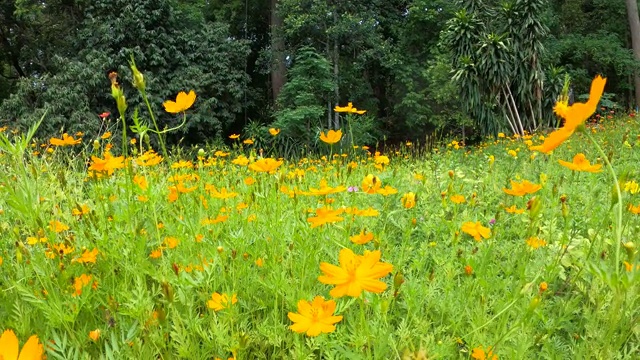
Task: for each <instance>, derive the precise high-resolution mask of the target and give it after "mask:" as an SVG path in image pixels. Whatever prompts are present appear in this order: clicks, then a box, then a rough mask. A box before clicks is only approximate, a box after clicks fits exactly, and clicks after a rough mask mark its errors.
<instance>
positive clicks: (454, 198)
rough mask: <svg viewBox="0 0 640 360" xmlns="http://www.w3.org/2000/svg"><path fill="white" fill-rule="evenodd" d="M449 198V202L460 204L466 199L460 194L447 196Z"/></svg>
mask: <svg viewBox="0 0 640 360" xmlns="http://www.w3.org/2000/svg"><path fill="white" fill-rule="evenodd" d="M449 200H451V202H452V203H454V204H462V203H464V202H466V201H467V200H465V198H464V196H462V195H451V196H450V197H449Z"/></svg>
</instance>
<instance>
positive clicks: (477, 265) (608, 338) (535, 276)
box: [0, 79, 640, 359]
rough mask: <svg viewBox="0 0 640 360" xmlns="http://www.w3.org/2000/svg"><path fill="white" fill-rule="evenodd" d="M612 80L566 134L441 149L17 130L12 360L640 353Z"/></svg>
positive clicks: (10, 207) (10, 287) (628, 189)
mask: <svg viewBox="0 0 640 360" xmlns="http://www.w3.org/2000/svg"><path fill="white" fill-rule="evenodd" d="M597 81H598V80H597V79H596V80H595V81H594V87H595V88H597V86H598V84H597ZM602 85H603V86H604V83H602ZM593 91H594V90H593V88H592V97H591V99H590V100H589V101H590V102H587V103H585V104H575V105H573V106H567V105H564V106H560V107H558V109H557V112H558V114H559V115H561V116H562V117H564V118H565V119H567V123H566V124H565V126H564V127H562V128H560V130H556V131H555V132H553V133H551V134H543V133H540V134H534V135H527V136H525V137H522V138H510V137H506V136H502V134H500V136H499V137H497V138H489V139H486V141H485V142H484V143H482V144H479V145H477V146H474V147H465V146H463V145H462V144H459V143H458V142H456V141H453V142H451V143H449V144H442V146H440V148H439V149H436V150H435V151H434V152H433V153H431V154H429V155H425V156H414V155H415V153H414V152H415V149H414V146H415V145H413V144H410V143H407V144H405V145H403V146H402V147H401V148H400V149H398V150H397V151H393V152H389V153H385V154H380V153H376V152H375V151H374V149H368V148H367V147H365V146H358V144H353V145H352V144H345V143H344V141H342V143H341V136H342V132H341V131H332V132H331V133H326V134H325V133H323V134H321V138H323V139H322V141H324V142H326V143H327V145H326V147H324V148H323V151H324V152H323V153H321V154H318V155H317V156H309V157H306V158H302V159H300V160H286V159H280V158H279V155H278V154H277V153H273V154H270V155H269V156H266V155H265V156H260V155H259V154H260V153H261V152H260V150H259V149H257V148H255V147H254V144H252V141H250V140H251V139H248V138H244V137H243V136H242V134H237V135H236V134H234V135H231V139H230V141H232V142H233V145H232V146H231V147H230V148H217V149H206V150H204V149H203V150H202V151H199V152H198V153H197V155H196V154H194V156H193V157H190V156H179V155H178V154H175V155H173V156H169V157H165V156H162V155H160V154H162V153H156V152H153V151H151V150H148V149H147V148H145V147H144V146H143V147H141V146H140V144H133V145H131V144H129V145H130V146H129V148H128V151H125V153H128V155H127V156H126V157H125V156H124V155H116V151H115V150H116V149H115V148H113V149H112V148H111V142H112V141H115V140H114V139H113V138H112V137H111V136H110V133H107V132H105V133H104V134H103V136H102V137H101V138H100V139H96V140H95V141H93V140H87V139H84V138H82V134H65V135H61V136H54V137H52V138H50V139H43V140H42V141H40V142H36V141H35V140H32V139H31V138H30V136H29V134H12V133H11V132H10V131H9V130H5V132H4V133H3V134H2V135H0V149H1V150H2V156H1V157H0V164H1V166H2V171H1V172H0V182H1V183H2V187H1V189H0V190H1V193H2V196H1V197H0V209H1V210H0V213H1V215H0V226H1V227H2V234H3V241H2V242H1V243H0V271H1V272H0V274H1V275H0V330H2V331H4V330H7V331H5V332H4V333H3V335H2V337H1V338H0V358H1V357H2V356H4V359H14V358H17V356H18V346H20V348H21V350H22V352H23V355H24V356H25V357H28V356H32V357H33V358H40V357H39V356H41V355H42V354H43V353H44V354H46V356H47V358H48V359H100V358H105V359H159V358H162V359H217V358H220V359H432V358H446V359H452V358H453V359H455V358H459V359H469V358H473V359H497V358H503V359H528V358H565V359H566V358H598V359H613V358H634V357H637V356H639V354H640V352H639V351H640V350H639V349H640V348H639V347H640V342H639V337H640V324H639V317H640V311H639V310H638V309H639V308H640V301H639V299H640V295H639V292H638V282H639V280H640V262H639V260H638V250H637V245H636V244H637V243H638V240H637V238H638V234H639V230H640V222H639V219H640V218H639V215H640V185H639V183H640V170H638V164H639V161H640V151H638V149H639V148H640V124H639V123H638V121H637V118H636V117H635V116H627V115H624V116H615V117H614V118H613V119H611V120H606V121H604V122H599V123H592V124H589V125H587V126H586V127H585V126H584V125H583V123H584V122H585V120H586V119H587V118H588V117H589V116H590V115H591V114H592V113H593V110H590V108H591V107H593V108H595V106H597V99H595V98H596V97H598V98H599V95H598V94H595V95H594V93H593ZM595 91H596V93H597V89H596V90H595ZM600 92H601V91H600ZM116 95H118V94H115V95H114V97H116ZM191 98H192V99H191ZM123 101H124V100H123ZM181 101H187V102H189V101H191V103H193V101H195V94H193V95H192V94H191V93H190V94H189V95H187V94H184V96H182V97H181V96H178V98H177V99H176V102H172V104H168V109H167V111H169V110H175V112H176V113H179V112H183V113H184V111H185V110H186V109H188V107H189V106H184V104H181ZM583 107H587V109H584V108H583ZM348 108H350V109H352V110H353V111H354V112H355V111H358V110H357V109H355V108H352V106H351V104H350V105H349V107H348ZM360 111H361V110H360ZM355 114H357V113H355ZM105 116H108V115H105ZM576 119H577V120H576ZM45 121H46V120H45ZM355 121H357V120H355ZM572 121H573V122H572ZM569 127H571V128H569ZM271 130H272V131H270V134H269V136H278V130H277V129H271ZM118 140H120V139H118ZM126 140H127V142H126V143H130V141H129V139H126ZM247 140H249V141H247ZM609 162H610V163H611V167H609ZM612 170H613V171H612ZM613 174H615V179H616V180H613V179H614V177H613ZM616 184H618V185H619V186H618V188H619V189H617V187H616V186H615V185H616ZM9 329H10V330H9ZM31 336H36V337H34V338H32V339H31V340H29V341H28V342H27V339H29V338H30V337H31ZM36 340H37V341H36ZM18 343H19V345H18ZM25 343H26V344H25ZM14 348H15V351H14V352H11V351H13V349H14ZM14 355H15V356H14ZM32 357H28V358H32ZM21 359H22V358H21Z"/></svg>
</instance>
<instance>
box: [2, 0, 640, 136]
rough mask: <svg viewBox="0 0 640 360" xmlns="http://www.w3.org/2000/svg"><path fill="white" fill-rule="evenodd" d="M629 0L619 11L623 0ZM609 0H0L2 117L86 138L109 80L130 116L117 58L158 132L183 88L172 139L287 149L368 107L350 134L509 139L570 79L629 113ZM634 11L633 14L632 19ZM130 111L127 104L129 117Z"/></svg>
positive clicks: (623, 47) (629, 87)
mask: <svg viewBox="0 0 640 360" xmlns="http://www.w3.org/2000/svg"><path fill="white" fill-rule="evenodd" d="M627 7H628V6H627ZM627 7H625V4H624V3H622V2H620V1H612V0H509V1H493V0H483V1H480V0H460V1H453V2H452V1H446V0H373V1H372V0H369V1H361V0H356V1H348V2H344V1H343V2H339V1H328V0H271V1H268V2H265V1H257V0H246V1H236V0H234V1H219V0H211V1H202V0H154V1H151V0H140V1H137V2H135V3H132V2H129V1H124V0H93V1H87V0H51V1H50V0H47V1H32V0H15V1H6V0H3V1H0V122H2V123H3V124H8V125H13V126H18V127H27V126H29V125H30V124H32V123H33V122H34V121H36V119H39V118H40V116H42V114H43V113H44V111H47V114H48V116H47V119H46V121H45V123H44V124H43V126H41V131H43V132H46V133H58V132H61V131H69V132H72V131H84V132H87V133H96V132H97V131H98V130H99V129H100V128H101V126H103V124H102V120H101V119H100V118H99V117H98V114H101V113H103V112H105V111H109V112H112V113H116V105H115V103H114V101H113V99H112V98H111V96H110V92H109V79H108V76H107V75H108V73H109V72H113V71H116V72H118V73H119V74H120V79H122V80H121V83H122V84H123V86H124V91H125V93H126V94H127V101H128V102H129V104H130V109H134V108H136V107H138V108H139V109H140V115H141V116H143V117H144V116H146V114H145V111H146V107H145V106H142V105H144V104H142V103H141V102H142V99H141V98H140V96H139V95H138V94H137V92H136V91H135V89H133V86H132V85H131V83H130V79H131V72H130V70H129V68H128V63H129V59H130V58H131V56H133V57H134V58H135V61H136V63H137V66H138V68H139V69H140V70H141V71H142V73H143V74H144V76H145V79H146V80H147V84H148V94H149V98H150V103H151V106H152V108H153V109H154V112H156V113H157V114H160V116H159V117H158V121H159V125H160V127H165V126H166V127H171V126H173V125H175V124H177V123H179V121H180V119H179V118H177V117H176V116H173V115H171V114H167V113H165V112H163V111H162V107H161V104H162V102H163V101H164V100H166V99H169V98H172V97H175V94H176V93H177V92H178V91H183V90H185V91H188V90H191V89H193V90H194V91H195V92H196V93H197V94H198V100H197V102H196V104H195V106H194V107H193V109H192V110H190V113H189V121H188V122H187V125H186V126H185V127H183V128H182V129H181V133H179V134H177V135H174V138H171V139H168V140H169V141H170V142H176V141H179V140H180V139H182V140H183V141H184V142H186V143H202V142H205V141H208V140H212V139H215V138H221V139H224V138H226V136H227V135H228V134H230V133H232V132H242V131H244V130H245V129H248V127H255V126H264V127H269V126H276V127H278V128H282V129H283V133H282V135H283V136H285V137H289V138H290V139H292V140H294V142H295V143H297V144H301V145H303V144H306V145H311V144H312V142H313V136H312V135H313V134H316V133H317V132H318V131H320V130H324V129H337V128H340V127H342V126H343V125H344V124H343V123H342V122H343V119H342V118H341V117H340V116H338V115H337V114H336V113H335V112H334V111H333V108H334V107H335V106H336V105H345V104H346V103H347V102H353V103H354V104H356V105H357V107H358V108H363V109H367V110H368V112H367V115H368V120H367V121H369V122H368V123H367V130H366V132H367V133H368V134H370V135H371V136H367V137H366V138H363V139H361V141H363V142H368V143H370V144H375V143H376V142H378V141H381V140H382V139H389V140H391V141H404V140H420V139H424V138H425V137H428V136H432V135H433V134H441V133H451V132H453V133H457V132H460V131H465V130H464V129H465V128H466V135H467V136H468V135H469V134H471V135H473V134H477V135H480V134H495V133H497V132H511V133H523V132H524V131H532V130H535V129H540V128H544V127H547V126H553V125H554V124H555V122H556V119H555V116H554V115H553V113H552V112H551V107H552V104H553V103H554V102H555V100H556V98H557V96H558V94H559V92H560V90H561V89H562V86H563V83H564V79H565V77H566V76H569V78H570V79H571V84H572V91H573V93H575V95H576V99H577V98H579V96H580V95H581V94H584V93H587V92H588V86H589V84H590V80H591V79H592V78H593V76H595V75H596V74H602V75H604V76H606V77H607V78H608V81H607V89H606V91H607V94H605V97H604V99H606V101H607V105H609V106H611V107H617V108H619V109H634V108H635V107H636V103H637V102H636V101H637V99H635V92H634V91H635V85H634V76H635V75H636V74H637V73H638V72H637V70H638V64H639V62H638V60H636V59H635V57H634V53H633V50H632V49H633V47H632V40H633V39H632V32H631V31H630V30H629V29H630V27H629V21H627V19H628V18H629V19H631V18H632V17H628V15H629V14H628V10H627ZM636 15H637V14H636ZM132 111H133V110H132Z"/></svg>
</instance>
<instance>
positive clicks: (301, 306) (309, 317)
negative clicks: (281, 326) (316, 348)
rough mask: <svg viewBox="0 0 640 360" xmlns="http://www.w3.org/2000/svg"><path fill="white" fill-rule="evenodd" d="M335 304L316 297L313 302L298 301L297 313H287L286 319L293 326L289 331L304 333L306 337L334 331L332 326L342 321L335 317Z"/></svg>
mask: <svg viewBox="0 0 640 360" xmlns="http://www.w3.org/2000/svg"><path fill="white" fill-rule="evenodd" d="M335 311H336V302H335V301H334V300H324V298H323V297H322V296H316V297H315V298H314V299H313V301H306V300H300V301H298V312H297V313H293V312H289V313H288V314H287V317H288V318H289V320H291V321H293V322H294V324H293V325H291V326H289V329H291V330H293V331H295V332H297V333H301V334H302V333H306V334H307V336H318V335H320V334H322V333H325V334H328V333H330V332H333V331H334V330H335V329H336V326H335V325H334V324H335V323H337V322H340V320H342V316H340V315H338V316H335V315H333V313H334V312H335Z"/></svg>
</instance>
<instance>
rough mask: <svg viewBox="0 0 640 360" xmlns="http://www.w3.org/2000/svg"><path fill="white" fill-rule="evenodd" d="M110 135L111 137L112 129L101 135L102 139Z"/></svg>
mask: <svg viewBox="0 0 640 360" xmlns="http://www.w3.org/2000/svg"><path fill="white" fill-rule="evenodd" d="M110 137H111V131H107V132H106V133H104V134H102V136H100V139H102V140H106V139H108V138H110Z"/></svg>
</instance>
